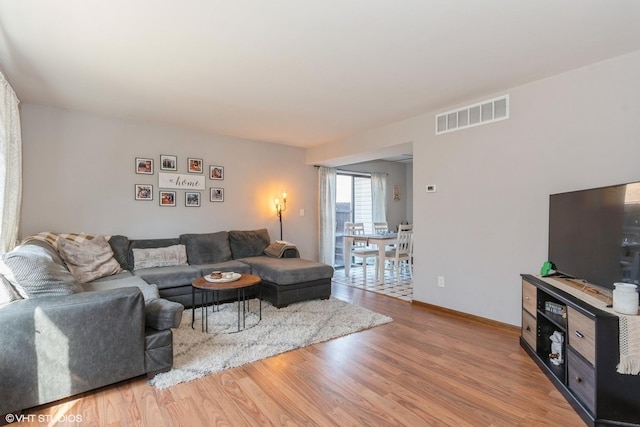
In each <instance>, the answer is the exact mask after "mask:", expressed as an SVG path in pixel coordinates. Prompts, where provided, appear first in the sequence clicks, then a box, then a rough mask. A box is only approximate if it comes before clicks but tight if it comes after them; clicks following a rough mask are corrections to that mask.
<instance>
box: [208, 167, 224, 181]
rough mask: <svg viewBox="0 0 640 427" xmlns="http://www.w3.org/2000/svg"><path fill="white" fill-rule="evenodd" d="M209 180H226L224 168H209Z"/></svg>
mask: <svg viewBox="0 0 640 427" xmlns="http://www.w3.org/2000/svg"><path fill="white" fill-rule="evenodd" d="M209 179H215V180H223V179H224V166H215V165H211V166H209Z"/></svg>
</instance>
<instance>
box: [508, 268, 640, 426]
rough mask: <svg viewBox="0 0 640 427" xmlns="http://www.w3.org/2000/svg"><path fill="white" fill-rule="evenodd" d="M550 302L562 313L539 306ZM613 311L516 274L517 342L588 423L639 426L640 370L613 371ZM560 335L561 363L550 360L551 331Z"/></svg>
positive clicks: (616, 353)
mask: <svg viewBox="0 0 640 427" xmlns="http://www.w3.org/2000/svg"><path fill="white" fill-rule="evenodd" d="M546 302H550V303H552V305H554V306H555V307H556V308H557V307H560V308H562V311H563V312H562V314H556V313H553V312H551V311H548V310H546V309H545V303H546ZM618 320H619V319H618V316H616V315H614V314H611V313H609V312H606V311H603V310H600V309H598V308H596V307H593V306H592V305H590V304H588V303H586V302H585V301H583V300H581V299H579V298H577V297H575V296H573V295H570V294H568V293H566V292H564V291H562V290H561V289H559V288H557V287H555V286H553V284H552V283H551V281H547V280H545V279H544V278H541V277H536V276H532V275H528V274H523V275H522V333H521V336H520V345H521V346H522V348H523V349H524V350H525V351H526V352H527V353H528V354H529V355H530V356H531V358H532V359H533V360H534V361H535V362H536V364H537V365H538V366H539V367H540V369H541V370H542V371H543V372H544V373H545V374H546V375H547V377H548V378H549V379H550V380H551V382H552V383H553V384H554V385H555V386H556V388H557V389H558V390H559V391H560V392H561V393H562V395H563V396H564V397H565V398H566V399H567V401H568V402H569V403H570V404H571V406H572V407H573V408H574V409H575V410H576V412H577V413H578V414H579V415H580V416H581V417H582V419H583V420H584V421H585V422H586V423H587V425H589V426H622V425H624V426H640V376H639V375H622V374H619V373H618V372H617V371H616V367H617V364H618V362H619V336H618V333H619V332H618V323H619V322H618ZM555 331H558V332H561V333H562V335H563V337H564V342H563V345H562V354H563V359H564V361H563V363H562V364H560V365H557V366H556V365H554V364H553V363H551V360H550V358H549V354H550V353H551V341H550V339H549V337H550V336H551V335H552V334H553V333H554V332H555Z"/></svg>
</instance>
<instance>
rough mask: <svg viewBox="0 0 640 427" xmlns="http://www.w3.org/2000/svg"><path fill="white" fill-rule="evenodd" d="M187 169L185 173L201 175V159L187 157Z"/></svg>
mask: <svg viewBox="0 0 640 427" xmlns="http://www.w3.org/2000/svg"><path fill="white" fill-rule="evenodd" d="M187 167H188V169H187V172H189V173H202V172H203V171H202V159H195V158H193V157H189V158H188V159H187Z"/></svg>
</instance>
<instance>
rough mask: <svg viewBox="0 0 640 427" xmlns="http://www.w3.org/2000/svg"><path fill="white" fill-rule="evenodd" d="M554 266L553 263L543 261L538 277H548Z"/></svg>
mask: <svg viewBox="0 0 640 427" xmlns="http://www.w3.org/2000/svg"><path fill="white" fill-rule="evenodd" d="M555 267H556V266H555V265H553V263H552V262H551V261H545V262H544V264H542V268H541V269H540V275H541V276H548V275H549V272H551V270H553V269H555Z"/></svg>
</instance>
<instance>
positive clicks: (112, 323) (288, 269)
mask: <svg viewBox="0 0 640 427" xmlns="http://www.w3.org/2000/svg"><path fill="white" fill-rule="evenodd" d="M274 245H275V244H272V243H271V242H270V237H269V234H268V232H267V230H266V229H262V230H251V231H229V232H226V231H221V232H216V233H205V234H183V235H181V236H179V237H177V238H168V239H129V238H127V237H126V236H111V237H110V238H109V240H108V246H109V247H110V253H112V255H110V257H112V260H110V263H111V267H112V268H113V267H115V268H113V270H112V271H109V273H103V274H101V275H102V276H103V277H99V278H96V279H92V280H88V281H86V282H81V283H82V284H81V285H80V284H79V283H78V281H76V280H75V278H74V274H72V273H71V271H73V272H74V273H76V270H75V269H74V268H72V267H73V259H68V257H67V258H64V259H63V257H61V254H62V253H61V252H60V248H54V246H55V245H54V246H52V245H51V244H49V243H46V242H45V241H42V240H38V239H30V240H28V241H26V242H24V243H23V244H22V245H21V246H19V247H18V248H16V249H15V250H14V251H12V252H10V253H8V254H5V255H3V263H1V264H0V268H2V271H0V273H3V274H6V277H5V276H4V275H3V274H0V279H1V281H2V282H1V283H0V415H2V414H6V413H9V412H15V411H19V410H22V409H26V408H30V407H33V406H38V405H41V404H44V403H48V402H52V401H55V400H58V399H61V398H65V397H68V396H72V395H75V394H78V393H82V392H85V391H88V390H93V389H96V388H98V387H102V386H105V385H108V384H113V383H116V382H119V381H122V380H125V379H128V378H132V377H135V376H139V375H143V374H147V375H148V376H153V375H155V374H156V373H158V372H162V371H167V370H169V369H170V368H171V366H172V363H173V341H172V331H171V328H176V327H178V326H179V324H180V321H181V317H182V312H183V309H184V306H187V307H189V306H191V305H192V292H191V283H192V281H193V280H195V279H196V278H198V277H200V276H202V275H206V274H209V273H211V272H212V271H214V270H220V271H234V272H238V273H252V274H256V275H258V276H260V277H261V278H262V283H261V295H262V297H263V299H264V300H266V301H268V302H270V303H271V304H273V305H274V306H276V307H283V306H286V305H288V304H291V303H294V302H298V301H304V300H309V299H317V298H321V299H326V298H329V297H330V296H331V278H332V277H333V268H332V267H331V266H328V265H325V264H321V263H318V262H313V261H309V260H305V259H301V258H300V257H299V253H298V251H297V249H296V248H295V247H293V248H291V247H285V250H283V251H281V252H280V253H278V254H277V255H276V256H275V257H274V255H273V254H274V251H270V250H269V249H272V248H273V246H274ZM276 252H277V251H276ZM265 253H267V254H270V255H271V256H268V255H265ZM62 255H64V254H62ZM25 260H26V261H27V264H24V262H25ZM8 265H11V266H12V271H9V270H7V266H8ZM85 273H86V272H85ZM88 273H89V274H91V273H92V272H88ZM9 276H11V277H9ZM8 279H11V280H8ZM12 280H13V281H16V280H19V281H24V282H32V283H30V286H31V288H30V290H29V292H31V295H29V296H27V297H26V298H25V299H23V298H21V297H20V296H19V295H17V294H16V291H15V289H13V288H12V287H11V283H10V282H11V281H12ZM43 283H46V286H43V285H42V284H43ZM52 283H53V284H54V285H53V286H52V285H51V284H52ZM3 292H4V294H3ZM197 297H198V299H197V300H196V301H195V302H196V304H199V303H200V300H199V297H200V296H199V294H197ZM221 297H222V298H221V299H222V300H225V299H228V300H232V299H235V297H236V295H235V293H233V294H231V293H229V294H227V295H225V294H222V295H221ZM3 301H4V303H3ZM7 301H9V302H7Z"/></svg>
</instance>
